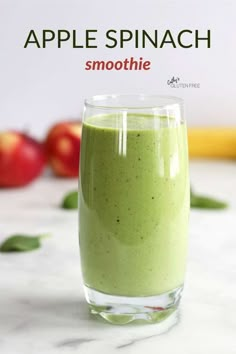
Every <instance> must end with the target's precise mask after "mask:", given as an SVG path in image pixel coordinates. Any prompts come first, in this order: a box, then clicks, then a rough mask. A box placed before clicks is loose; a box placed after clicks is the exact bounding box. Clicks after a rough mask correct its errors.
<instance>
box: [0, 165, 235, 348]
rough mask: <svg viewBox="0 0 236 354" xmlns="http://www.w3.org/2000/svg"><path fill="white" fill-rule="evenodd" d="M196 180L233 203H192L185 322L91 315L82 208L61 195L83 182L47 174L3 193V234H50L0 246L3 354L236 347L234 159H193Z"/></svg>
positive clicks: (0, 221)
mask: <svg viewBox="0 0 236 354" xmlns="http://www.w3.org/2000/svg"><path fill="white" fill-rule="evenodd" d="M191 180H192V183H193V184H194V185H195V188H196V189H198V190H199V191H201V192H208V193H209V194H212V195H214V196H218V197H221V198H223V199H226V200H228V201H229V202H230V204H231V207H230V209H228V210H226V211H218V212H217V211H214V212H213V211H192V212H191V220H190V250H189V260H188V272H187V278H186V287H185V292H184V297H183V301H182V305H181V314H180V321H179V323H178V325H176V326H175V327H173V328H172V329H171V330H170V331H169V332H167V333H166V334H162V335H158V334H157V333H158V325H146V326H143V325H138V326H137V325H136V326H135V325H129V326H125V327H119V326H112V325H109V324H106V323H103V322H102V321H98V320H96V319H93V318H91V317H90V315H89V314H88V310H87V306H86V304H85V301H84V297H83V290H82V280H81V274H80V264H79V252H78V240H77V233H78V226H77V212H76V211H63V210H60V209H59V208H58V203H59V202H60V200H61V197H62V196H63V195H64V193H65V192H66V191H68V190H70V189H73V188H76V181H68V180H60V179H57V180H55V179H52V178H49V177H47V178H46V177H45V178H42V179H40V180H38V181H37V182H36V183H34V184H33V185H31V186H30V187H28V188H25V189H19V190H11V191H5V190H1V191H0V240H2V239H4V237H6V236H8V235H10V234H11V233H15V232H20V231H21V232H28V233H32V232H33V233H39V232H50V233H52V237H51V238H50V239H47V240H45V241H44V244H43V247H42V248H41V249H40V250H38V251H34V252H31V253H22V254H0V353H1V354H41V353H42V354H60V353H62V354H64V353H66V354H70V353H72V354H73V353H79V354H84V353H86V354H90V353H91V354H93V353H98V352H100V353H103V354H108V353H109V354H113V353H124V354H128V353H135V354H139V353H140V354H141V353H148V354H156V353H160V354H170V353H171V354H172V353H181V354H226V353H227V354H233V353H236V341H235V334H236V273H235V271H236V231H235V230H236V162H227V163H223V162H194V163H191Z"/></svg>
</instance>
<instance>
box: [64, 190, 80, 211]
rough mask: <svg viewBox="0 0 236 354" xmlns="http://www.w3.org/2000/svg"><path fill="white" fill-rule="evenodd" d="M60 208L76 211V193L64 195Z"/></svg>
mask: <svg viewBox="0 0 236 354" xmlns="http://www.w3.org/2000/svg"><path fill="white" fill-rule="evenodd" d="M61 207H62V208H63V209H77V208H78V191H72V192H69V193H68V194H66V195H65V197H64V199H63V201H62V204H61Z"/></svg>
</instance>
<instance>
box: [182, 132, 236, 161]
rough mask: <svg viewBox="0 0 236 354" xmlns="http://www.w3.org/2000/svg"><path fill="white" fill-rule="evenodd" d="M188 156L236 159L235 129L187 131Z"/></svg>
mask: <svg viewBox="0 0 236 354" xmlns="http://www.w3.org/2000/svg"><path fill="white" fill-rule="evenodd" d="M188 144H189V156H190V157H201V158H223V159H236V127H232V128H230V127H229V128H226V127H222V128H220V127H216V128H214V127H211V128H210V127H209V128H207V127H206V128H205V127H202V128H189V129H188Z"/></svg>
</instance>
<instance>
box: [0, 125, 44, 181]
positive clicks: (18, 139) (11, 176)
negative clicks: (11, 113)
mask: <svg viewBox="0 0 236 354" xmlns="http://www.w3.org/2000/svg"><path fill="white" fill-rule="evenodd" d="M44 166H45V154H44V148H43V145H42V144H40V143H39V142H38V141H36V140H35V139H33V138H31V137H29V136H28V135H26V134H23V133H20V132H16V131H6V132H1V133H0V187H18V186H23V185H26V184H28V183H30V182H31V181H33V180H34V179H35V178H36V177H38V176H39V175H40V174H41V173H42V171H43V168H44Z"/></svg>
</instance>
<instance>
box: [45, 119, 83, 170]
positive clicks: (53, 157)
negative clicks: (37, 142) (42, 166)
mask: <svg viewBox="0 0 236 354" xmlns="http://www.w3.org/2000/svg"><path fill="white" fill-rule="evenodd" d="M81 129H82V128H81V123H80V122H77V121H68V122H60V123H57V124H55V125H54V126H53V127H52V128H51V129H50V130H49V133H48V136H47V139H46V143H45V145H46V151H47V155H48V160H49V163H50V165H51V167H52V169H53V171H54V173H55V174H56V175H57V176H62V177H77V176H78V173H79V154H80V140H81Z"/></svg>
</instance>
